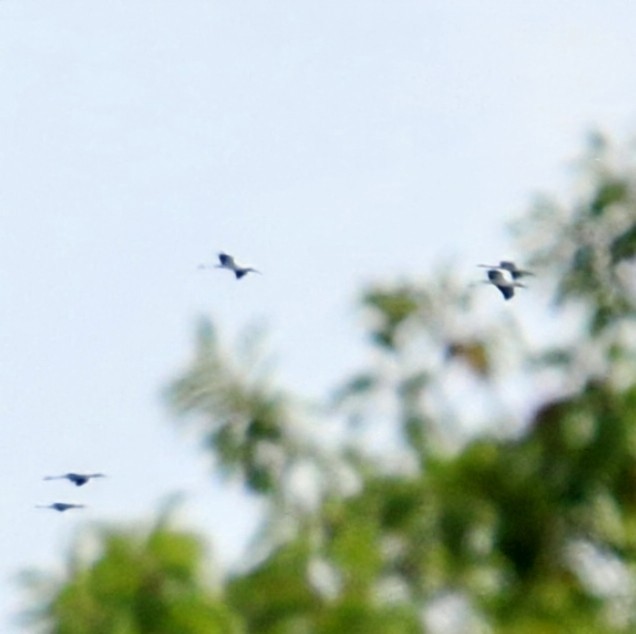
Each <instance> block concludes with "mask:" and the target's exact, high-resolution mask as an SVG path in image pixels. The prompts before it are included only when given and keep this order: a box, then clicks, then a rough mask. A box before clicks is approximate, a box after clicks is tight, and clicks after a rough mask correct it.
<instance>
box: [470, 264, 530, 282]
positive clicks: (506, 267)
mask: <svg viewBox="0 0 636 634" xmlns="http://www.w3.org/2000/svg"><path fill="white" fill-rule="evenodd" d="M477 266H481V267H483V268H485V269H499V270H501V271H508V273H510V275H511V277H512V279H513V280H518V279H520V278H522V277H527V276H528V275H534V273H533V272H532V271H528V270H526V269H520V268H519V267H518V266H517V265H516V264H515V263H514V262H512V261H510V260H501V262H499V264H498V265H497V264H478V265H477Z"/></svg>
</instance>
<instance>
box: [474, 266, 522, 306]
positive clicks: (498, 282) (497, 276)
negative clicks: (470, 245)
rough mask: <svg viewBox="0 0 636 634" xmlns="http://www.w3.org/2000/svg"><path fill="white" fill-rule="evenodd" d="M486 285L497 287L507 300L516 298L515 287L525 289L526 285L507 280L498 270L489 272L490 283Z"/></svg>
mask: <svg viewBox="0 0 636 634" xmlns="http://www.w3.org/2000/svg"><path fill="white" fill-rule="evenodd" d="M484 283H485V284H492V285H493V286H496V287H497V288H498V289H499V291H500V292H501V294H502V295H503V297H504V299H506V300H508V299H510V298H511V297H513V296H514V294H515V287H518V288H525V285H524V284H521V282H515V281H511V280H509V279H506V278H505V277H504V274H503V273H502V272H501V271H500V270H498V269H490V270H489V271H488V281H487V282H486V281H485V282H484Z"/></svg>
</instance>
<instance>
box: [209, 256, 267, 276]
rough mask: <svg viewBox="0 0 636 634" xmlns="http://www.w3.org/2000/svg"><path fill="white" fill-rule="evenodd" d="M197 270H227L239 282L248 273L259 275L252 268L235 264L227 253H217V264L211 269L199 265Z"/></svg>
mask: <svg viewBox="0 0 636 634" xmlns="http://www.w3.org/2000/svg"><path fill="white" fill-rule="evenodd" d="M199 268H200V269H209V268H215V269H227V270H228V271H232V272H233V273H234V275H235V276H236V279H237V280H240V279H241V278H242V277H243V276H244V275H247V274H248V273H259V274H260V273H261V272H260V271H257V270H256V269H254V268H252V267H251V266H241V265H240V264H237V263H236V262H235V260H234V258H233V257H232V256H231V255H228V254H227V253H219V264H215V265H214V266H213V267H211V266H206V265H205V264H201V265H199Z"/></svg>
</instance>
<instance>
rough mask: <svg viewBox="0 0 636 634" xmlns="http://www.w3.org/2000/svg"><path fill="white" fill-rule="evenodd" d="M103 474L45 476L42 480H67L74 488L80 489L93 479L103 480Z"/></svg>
mask: <svg viewBox="0 0 636 634" xmlns="http://www.w3.org/2000/svg"><path fill="white" fill-rule="evenodd" d="M105 477H106V476H105V475H104V474H103V473H65V474H64V475H59V476H46V477H45V478H44V480H69V481H70V482H72V483H73V484H74V485H75V486H78V487H81V486H82V485H84V484H86V483H87V482H88V481H89V480H91V479H93V478H105Z"/></svg>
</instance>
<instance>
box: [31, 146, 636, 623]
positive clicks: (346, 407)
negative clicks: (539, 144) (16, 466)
mask: <svg viewBox="0 0 636 634" xmlns="http://www.w3.org/2000/svg"><path fill="white" fill-rule="evenodd" d="M633 158H634V156H633V148H619V147H616V146H614V145H612V144H610V143H609V142H608V141H607V140H606V139H605V138H603V137H602V136H601V135H594V136H593V137H592V138H591V140H590V143H589V146H588V148H587V151H586V153H585V156H584V157H583V159H582V160H581V161H580V163H579V165H578V168H577V169H578V174H577V178H578V180H577V182H576V183H575V184H574V187H573V191H572V192H571V193H570V194H568V196H567V197H566V200H565V201H562V200H559V199H557V198H556V197H554V198H553V197H547V196H546V197H542V198H541V199H539V200H537V201H536V202H535V204H534V205H532V207H531V209H530V210H529V211H528V213H527V214H525V215H524V216H523V217H522V218H521V219H519V220H518V221H516V222H515V223H514V225H513V226H512V235H513V238H514V241H515V245H516V246H515V249H516V252H517V253H519V254H521V255H522V256H523V257H522V259H523V264H524V266H527V268H529V269H531V270H533V271H534V272H535V273H536V277H534V278H531V280H532V281H531V282H530V283H529V284H530V285H531V287H532V288H531V289H529V290H526V291H525V292H526V293H532V294H533V295H534V296H535V297H536V301H535V300H533V302H534V304H533V306H532V307H531V308H530V313H531V315H530V317H523V316H520V315H518V314H515V308H516V306H515V301H516V300H517V298H513V300H512V301H511V302H510V303H506V304H505V305H504V303H503V302H502V304H501V305H502V310H500V311H498V310H493V309H492V307H491V305H490V304H491V302H499V301H501V298H499V297H497V296H496V295H495V294H494V293H493V294H492V295H490V294H489V293H487V292H486V291H485V289H477V288H475V286H474V285H471V283H470V281H469V280H468V279H467V278H468V277H470V276H472V274H473V271H470V272H469V273H468V274H467V273H466V272H465V271H462V272H461V273H460V272H458V271H457V270H454V269H453V268H452V267H448V266H445V267H443V268H441V267H440V269H439V270H437V271H434V272H433V274H431V275H430V276H429V277H421V276H419V275H418V276H413V277H412V279H411V280H410V281H409V282H399V283H393V284H383V285H375V286H372V287H370V288H367V289H365V290H364V291H363V292H362V294H361V297H360V306H361V312H362V318H363V323H364V327H365V330H366V336H367V338H368V342H369V347H370V350H371V354H370V355H369V360H368V363H367V364H366V367H364V368H363V369H362V370H361V371H360V372H359V373H358V374H356V375H354V376H352V377H349V378H348V379H346V380H344V381H343V382H342V384H341V385H340V387H338V388H337V389H335V390H334V391H333V393H331V394H328V395H327V396H326V397H325V400H324V403H322V404H321V405H322V407H321V408H320V412H321V415H322V416H323V420H319V421H316V417H317V414H316V410H315V409H312V411H311V412H309V411H306V410H305V409H304V408H303V406H302V405H301V404H299V403H300V401H299V400H298V399H295V398H294V397H293V395H291V394H289V393H288V392H287V391H285V390H284V389H282V388H281V387H279V386H278V385H276V384H275V383H274V382H273V381H272V379H271V377H270V375H269V374H268V373H267V372H265V371H260V370H259V367H260V366H259V364H258V363H256V362H254V360H249V359H248V360H247V361H246V360H245V359H243V360H242V361H241V359H240V356H239V355H237V354H236V353H234V352H232V351H229V352H228V351H227V350H226V349H225V347H224V345H223V343H222V341H221V337H220V336H219V334H218V331H217V326H216V325H215V324H214V323H213V322H212V321H211V320H209V319H201V320H200V323H199V325H198V329H197V332H196V338H195V344H194V356H193V359H192V361H191V363H190V364H189V366H188V367H187V368H185V369H184V371H183V372H182V374H181V375H180V376H179V377H177V378H176V379H175V380H174V382H173V383H172V384H171V385H170V386H169V388H168V389H167V392H166V397H167V400H168V402H169V405H170V407H171V408H172V409H173V411H174V412H175V414H176V420H177V422H178V424H180V425H188V426H192V427H194V428H195V429H196V430H197V433H198V435H199V437H200V439H201V446H202V451H205V452H207V453H209V454H210V455H211V456H212V458H213V461H212V465H213V469H214V472H215V473H217V474H219V473H220V474H222V475H224V476H225V477H227V478H232V479H237V478H238V479H240V480H241V481H242V482H243V483H244V485H245V488H246V490H247V491H249V492H250V493H251V494H253V495H257V496H260V497H262V498H263V500H264V501H265V502H266V504H265V508H266V511H265V513H264V515H263V518H262V524H261V528H260V532H259V543H258V548H255V550H254V553H253V554H254V556H253V564H252V566H251V567H249V568H247V569H245V570H241V571H232V570H230V571H217V573H218V577H219V579H220V581H219V583H217V584H213V583H211V582H210V580H209V577H210V574H207V575H206V574H205V565H206V564H205V562H206V559H205V557H204V550H205V549H204V547H203V545H204V544H205V543H207V540H208V539H209V538H211V541H212V543H213V536H203V535H199V536H195V535H193V534H189V533H187V532H184V531H182V530H179V529H177V528H175V527H173V526H172V525H171V524H170V521H169V519H168V518H167V517H163V516H162V518H161V519H160V521H158V523H157V524H156V526H153V527H151V528H150V529H148V530H146V531H145V532H144V531H141V532H140V531H139V530H133V529H127V528H126V527H119V526H118V527H100V529H99V530H98V531H97V535H98V542H99V544H100V548H99V549H98V553H97V555H93V556H92V557H84V556H82V555H81V553H80V548H79V545H77V546H76V547H75V548H74V549H72V550H71V553H70V554H69V565H68V570H67V573H66V575H65V576H64V577H63V578H59V579H58V578H54V577H49V576H48V575H44V574H40V575H35V576H32V577H31V586H30V587H31V592H32V598H33V601H34V603H36V604H37V606H38V607H37V609H35V610H34V611H33V612H32V614H31V617H32V618H33V619H34V620H35V621H37V622H38V623H39V624H40V625H41V626H42V627H43V629H44V631H47V632H52V633H56V634H73V633H75V632H78V633H79V632H89V631H90V632H94V633H99V632H113V633H116V634H138V633H139V634H141V633H145V632H149V633H150V632H152V633H153V634H158V633H161V632H181V633H183V634H188V633H197V632H206V634H209V633H213V632H229V633H231V632H237V633H238V632H258V633H259V634H301V633H309V632H312V633H313V632H316V633H319V634H332V633H333V634H335V633H336V632H353V633H357V632H360V633H361V634H362V633H364V634H373V633H375V632H377V633H378V634H403V633H404V634H409V633H417V632H432V633H438V632H440V633H442V632H451V633H453V634H455V633H458V632H467V633H468V632H470V633H472V632H494V633H502V634H531V633H541V634H549V633H550V632H555V633H557V632H558V633H561V632H570V633H577V632H581V633H585V634H592V633H594V632H598V633H599V634H600V633H606V632H627V631H633V628H634V627H635V626H636V599H635V597H636V577H635V575H634V568H635V566H636V336H635V335H636V328H635V321H634V318H635V317H636V180H635V177H636V171H635V170H634V164H633ZM482 290H483V291H484V292H482ZM486 296H487V297H486ZM488 300H491V301H488ZM530 319H534V320H535V321H536V322H537V323H538V324H539V327H534V329H533V328H532V325H531V324H529V320H530ZM542 323H545V324H547V323H549V328H547V327H546V331H547V330H550V332H549V333H547V332H546V333H545V336H544V335H543V333H542V330H541V327H540V326H541V324H542ZM511 394H513V395H515V397H514V398H512V397H511V396H510V395H511ZM326 429H327V430H329V431H328V433H326V432H325V430H326ZM208 572H209V571H208Z"/></svg>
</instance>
